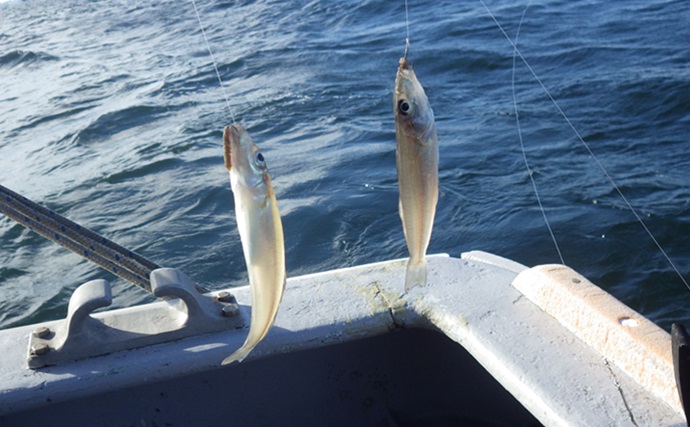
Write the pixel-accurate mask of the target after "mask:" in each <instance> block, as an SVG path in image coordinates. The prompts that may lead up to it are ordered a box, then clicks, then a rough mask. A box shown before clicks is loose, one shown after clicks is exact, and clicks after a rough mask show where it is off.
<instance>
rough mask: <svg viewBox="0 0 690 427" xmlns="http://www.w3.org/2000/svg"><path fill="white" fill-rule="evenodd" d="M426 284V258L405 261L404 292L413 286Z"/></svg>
mask: <svg viewBox="0 0 690 427" xmlns="http://www.w3.org/2000/svg"><path fill="white" fill-rule="evenodd" d="M418 285H421V286H426V258H425V257H424V258H422V259H421V260H418V261H416V260H413V259H412V258H410V259H409V261H407V272H406V273H405V292H408V291H409V290H410V289H412V288H413V287H415V286H418Z"/></svg>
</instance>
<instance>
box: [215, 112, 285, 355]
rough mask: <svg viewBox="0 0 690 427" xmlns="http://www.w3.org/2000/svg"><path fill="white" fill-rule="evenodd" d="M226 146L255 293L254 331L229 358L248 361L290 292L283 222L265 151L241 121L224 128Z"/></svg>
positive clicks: (244, 249)
mask: <svg viewBox="0 0 690 427" xmlns="http://www.w3.org/2000/svg"><path fill="white" fill-rule="evenodd" d="M223 147H224V158H225V167H226V169H227V170H228V172H229V173H230V186H231V188H232V193H233V196H234V200H235V217H236V218H237V228H238V230H239V233H240V240H241V241H242V252H243V253H244V260H245V263H246V265H247V272H248V275H249V286H250V289H251V294H252V312H251V324H250V326H249V334H248V335H247V338H246V340H245V342H244V344H242V346H241V347H240V348H239V349H238V350H237V351H235V352H234V353H232V354H231V355H230V356H228V357H227V358H225V359H224V360H223V362H222V365H227V364H229V363H233V362H235V361H237V362H241V361H242V360H244V358H245V357H247V355H248V354H249V353H250V352H251V351H252V349H254V347H255V346H256V345H257V344H258V343H259V342H260V341H261V340H262V339H263V338H264V337H265V336H266V334H267V333H268V331H269V329H270V328H271V326H272V325H273V323H274V322H275V318H276V315H277V314H278V308H279V306H280V302H281V300H282V298H283V293H284V292H285V282H286V273H285V243H284V239H283V224H282V222H281V219H280V212H279V210H278V203H277V201H276V196H275V193H274V191H273V183H272V182H271V176H270V174H269V172H268V168H267V166H266V161H265V159H264V156H263V154H262V153H261V151H260V150H259V148H258V147H257V146H256V145H255V144H254V142H253V141H252V138H251V136H250V135H249V133H248V132H247V131H246V130H245V129H244V127H242V125H240V124H237V123H235V124H233V125H230V126H227V127H226V128H225V130H224V131H223Z"/></svg>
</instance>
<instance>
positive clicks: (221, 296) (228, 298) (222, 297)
mask: <svg viewBox="0 0 690 427" xmlns="http://www.w3.org/2000/svg"><path fill="white" fill-rule="evenodd" d="M216 300H217V301H218V302H228V303H236V302H237V300H236V299H235V296H234V295H233V294H231V293H230V292H228V291H222V292H219V293H218V295H217V296H216Z"/></svg>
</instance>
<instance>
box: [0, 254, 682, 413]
mask: <svg viewBox="0 0 690 427" xmlns="http://www.w3.org/2000/svg"><path fill="white" fill-rule="evenodd" d="M428 263H429V285H428V286H426V287H417V288H414V289H412V290H411V291H410V292H408V293H406V294H403V293H402V287H403V282H404V279H403V278H404V270H405V268H404V266H405V260H396V261H388V262H382V263H375V264H369V265H363V266H358V267H352V268H345V269H341V270H334V271H328V272H322V273H318V274H312V275H307V276H301V277H294V278H290V279H288V284H287V289H286V293H285V296H284V298H283V302H282V305H281V309H280V312H279V314H278V318H277V319H276V323H275V326H274V327H273V329H272V330H271V332H270V333H269V335H268V336H267V337H266V339H265V340H264V341H262V342H261V343H260V344H259V346H257V348H256V349H255V350H254V351H253V352H252V353H251V354H250V356H249V357H248V358H247V360H245V361H244V362H242V363H240V364H233V365H228V366H223V367H221V366H220V361H221V360H222V359H223V358H224V357H226V356H227V355H229V354H230V353H231V352H232V351H233V350H235V349H236V348H238V347H239V346H240V345H241V344H242V342H243V340H244V338H245V336H246V325H245V327H244V328H240V329H234V330H229V331H224V332H220V333H213V334H207V335H203V336H195V337H191V338H186V339H181V340H177V341H173V342H169V343H164V344H158V345H154V346H149V347H144V348H138V349H133V350H128V351H122V352H117V353H112V354H108V355H104V356H98V357H93V358H88V359H84V360H80V361H74V362H70V363H66V364H63V365H58V366H50V367H44V368H40V369H36V370H29V369H27V368H26V358H27V354H26V352H27V346H28V337H29V335H30V334H31V332H32V331H33V330H34V329H35V328H36V327H37V325H31V326H26V327H20V328H15V329H10V330H5V331H0V348H1V349H2V351H3V358H2V361H0V384H2V386H0V387H2V389H1V390H0V421H2V422H0V425H3V426H5V425H33V424H32V423H37V422H48V424H50V425H59V424H60V422H62V420H64V424H65V425H78V424H79V423H82V424H88V425H137V426H138V425H190V424H195V425H219V424H223V425H226V424H232V425H276V424H280V425H285V424H300V425H334V426H340V425H343V426H344V425H348V426H351V425H365V426H369V425H371V426H381V425H383V426H396V425H400V426H405V425H447V424H474V425H525V426H527V425H539V424H540V423H541V424H545V425H562V426H598V425H632V426H635V425H637V426H643V425H650V426H651V425H653V426H682V425H686V421H685V418H684V416H683V414H682V411H681V409H680V405H679V403H678V402H677V401H676V400H674V399H673V393H675V390H671V392H669V393H668V395H669V396H671V397H665V395H664V389H665V387H666V386H667V385H668V384H670V385H668V387H671V388H672V387H673V386H672V384H673V378H672V373H671V378H668V382H667V383H664V382H663V381H662V383H661V384H659V381H652V382H651V383H653V384H652V385H650V384H649V383H646V382H645V381H644V380H640V378H639V377H638V376H636V375H635V373H634V372H633V373H632V374H631V373H630V372H629V370H628V369H627V368H626V366H625V363H624V362H625V361H626V360H630V359H627V358H626V356H625V354H626V353H627V352H630V351H637V350H635V349H630V348H619V349H614V350H616V351H618V352H619V353H620V354H621V355H622V356H621V357H620V358H619V357H617V356H616V355H611V354H602V351H601V350H600V349H598V348H597V347H596V345H593V344H592V343H591V342H588V337H587V334H585V335H584V336H581V335H580V334H578V333H577V331H573V330H572V327H571V326H569V325H564V323H563V320H562V319H559V318H558V316H557V315H556V316H554V313H553V312H551V314H550V313H548V312H547V311H549V310H551V309H549V308H546V310H547V311H545V309H544V308H543V307H540V305H537V304H538V303H539V301H537V303H535V302H533V301H532V300H531V299H529V298H527V297H526V296H525V295H524V294H523V293H521V292H520V291H518V290H517V289H516V287H515V286H513V282H516V283H517V282H520V280H518V281H516V278H517V277H518V275H520V276H521V277H522V282H523V283H522V285H521V286H522V287H525V283H524V282H531V281H534V280H541V279H539V278H540V277H542V276H543V275H544V274H546V276H544V277H547V278H549V277H550V276H549V275H548V273H544V270H543V269H542V270H534V269H527V268H526V267H524V266H521V265H519V264H517V263H514V262H512V261H509V260H505V259H503V258H499V257H496V256H493V255H490V254H486V253H483V252H472V253H468V254H464V255H463V257H462V258H453V257H448V256H444V255H435V256H430V257H429V260H428ZM557 270H558V274H559V275H560V276H558V275H557V278H558V277H562V276H563V274H567V275H569V276H568V277H570V278H571V279H573V280H577V281H578V283H580V282H582V281H584V283H585V284H587V283H588V282H586V279H584V278H583V277H582V276H580V275H578V274H577V273H576V272H574V271H572V270H570V269H567V267H560V269H557ZM535 271H536V272H537V273H539V274H535V273H534V272H535ZM557 282H558V280H556V282H555V283H556V285H553V284H550V285H549V286H558V284H557ZM589 285H591V284H589ZM591 286H593V285H591ZM597 289H598V288H597ZM231 291H232V292H233V294H234V295H235V296H236V297H237V300H238V302H239V303H240V306H241V312H242V316H244V317H245V318H246V319H248V312H249V307H247V304H249V301H250V293H249V289H248V288H246V287H245V288H237V289H232V290H231ZM600 292H603V291H600ZM609 297H610V296H609ZM531 298H532V299H535V298H534V296H531ZM551 301H553V298H551ZM157 304H158V305H164V304H169V303H168V302H157V303H153V304H150V306H151V307H153V306H156V305H157ZM598 307H601V305H600V304H599V306H598ZM623 307H624V306H623ZM616 309H620V307H619V306H616ZM126 310H131V309H122V310H113V311H112V312H110V313H117V312H122V311H126ZM628 310H629V309H628ZM633 313H634V312H633ZM100 315H102V316H107V315H110V314H108V312H106V313H103V314H100ZM616 316H618V314H616ZM630 316H631V317H634V316H635V314H631V315H630ZM637 316H639V315H637ZM55 324H56V323H55V322H49V323H47V324H46V325H47V326H54V325H55ZM590 326H591V325H590ZM642 326H644V327H645V328H655V326H653V325H652V326H650V325H642ZM609 328H610V327H609ZM657 329H658V328H657ZM602 331H604V333H608V334H610V337H615V336H617V335H616V334H619V332H616V331H611V330H610V329H606V328H604V329H602ZM606 331H608V332H606ZM652 332H653V334H657V335H658V336H661V339H662V341H663V339H664V335H663V334H666V333H665V332H664V331H661V330H660V329H658V330H654V331H652ZM621 333H625V331H624V330H623V331H622V332H621ZM659 334H661V335H659ZM595 335H596V334H595ZM642 335H643V336H644V335H645V334H642ZM666 335H668V334H666ZM596 338H597V337H596V336H595V340H596ZM657 338H658V337H657ZM640 339H643V338H640ZM668 342H669V347H668V357H669V359H670V352H671V348H670V339H669V341H668ZM640 348H642V349H645V348H653V346H649V345H646V344H645V343H641V347H640ZM605 351H606V350H605ZM647 356H648V358H649V359H650V360H652V359H654V360H656V359H658V358H659V356H658V355H653V354H652V355H644V354H642V355H640V354H637V355H636V357H638V358H639V357H641V358H642V360H646V359H645V358H647ZM664 357H665V356H663V355H662V356H661V359H662V360H661V362H659V363H661V364H662V365H663V363H665V359H664ZM655 358H656V359H655ZM621 361H623V362H621ZM662 367H663V368H664V369H665V365H664V366H662ZM657 370H658V369H657ZM638 371H643V372H642V375H643V376H644V375H646V374H649V372H651V369H647V371H648V372H646V373H645V372H644V370H643V369H638ZM665 372H666V371H663V369H662V371H661V375H662V377H663V375H665ZM657 374H658V372H657ZM662 379H663V378H662ZM655 387H656V388H655ZM659 389H661V391H659ZM676 399H677V398H676ZM46 420H50V421H46ZM56 420H57V421H56ZM56 422H57V424H55V423H56ZM444 423H446V424H444Z"/></svg>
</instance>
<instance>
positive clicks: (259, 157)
mask: <svg viewBox="0 0 690 427" xmlns="http://www.w3.org/2000/svg"><path fill="white" fill-rule="evenodd" d="M256 161H257V162H259V163H264V162H265V159H264V155H263V154H261V153H256Z"/></svg>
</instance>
